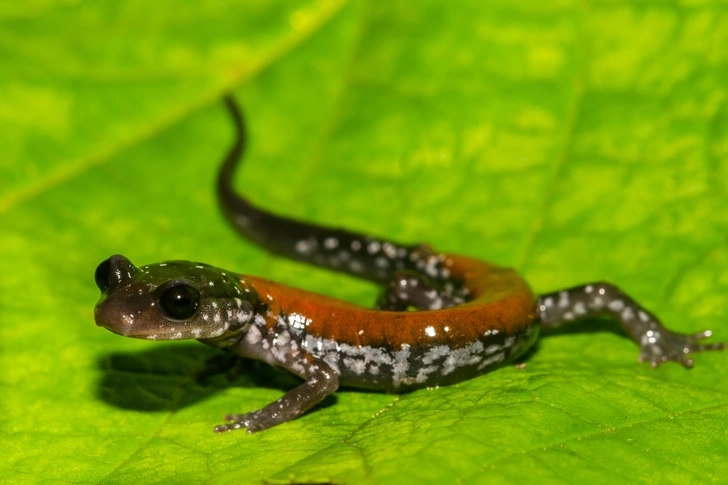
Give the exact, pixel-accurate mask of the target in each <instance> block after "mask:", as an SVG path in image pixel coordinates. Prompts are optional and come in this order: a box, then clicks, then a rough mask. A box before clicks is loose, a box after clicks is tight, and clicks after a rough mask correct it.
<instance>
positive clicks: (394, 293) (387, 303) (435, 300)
mask: <svg viewBox="0 0 728 485" xmlns="http://www.w3.org/2000/svg"><path fill="white" fill-rule="evenodd" d="M464 301H465V299H464V298H462V297H459V296H457V295H453V294H452V293H451V292H449V291H447V290H445V289H444V288H442V285H441V284H438V283H436V282H434V281H432V280H431V279H430V278H428V277H427V276H425V275H423V274H420V273H417V272H414V271H406V270H402V271H397V272H396V273H395V274H394V276H393V277H392V279H391V281H390V282H389V285H387V286H386V287H385V288H384V290H383V291H382V293H381V294H380V295H379V298H378V299H377V304H376V307H375V308H376V309H377V310H388V311H395V312H402V311H405V310H407V308H408V307H414V308H416V309H418V310H440V309H442V308H448V307H451V306H454V305H459V304H460V303H463V302H464Z"/></svg>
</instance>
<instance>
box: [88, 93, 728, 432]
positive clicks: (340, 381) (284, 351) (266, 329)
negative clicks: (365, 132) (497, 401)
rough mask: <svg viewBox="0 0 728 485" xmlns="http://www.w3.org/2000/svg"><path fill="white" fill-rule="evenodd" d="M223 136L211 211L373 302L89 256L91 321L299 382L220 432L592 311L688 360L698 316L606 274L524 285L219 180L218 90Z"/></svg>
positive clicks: (661, 358)
mask: <svg viewBox="0 0 728 485" xmlns="http://www.w3.org/2000/svg"><path fill="white" fill-rule="evenodd" d="M225 105H226V107H227V110H228V111H229V113H230V115H231V118H232V120H233V123H234V126H235V131H236V136H235V141H234V143H233V145H232V147H231V148H230V150H229V153H228V154H227V156H226V157H225V159H224V161H223V163H222V165H221V168H220V170H219V175H218V178H217V194H218V198H219V202H220V206H221V208H222V211H223V212H224V214H225V216H226V218H227V219H228V220H229V221H230V223H231V224H232V225H233V226H234V227H235V228H236V229H237V230H238V231H239V232H241V233H242V234H243V235H244V236H245V237H247V238H248V239H250V240H251V241H253V242H255V243H257V244H259V245H260V246H262V247H264V248H266V249H267V250H269V251H271V252H272V253H275V254H277V255H280V256H284V257H287V258H291V259H294V260H298V261H303V262H306V263H311V264H313V265H316V266H320V267H324V268H328V269H331V270H334V271H340V272H344V273H348V274H350V275H353V276H356V277H359V278H363V279H366V280H369V281H372V282H374V283H376V284H379V285H381V287H382V291H381V294H380V296H379V297H378V299H377V302H376V305H375V307H374V308H364V307H361V306H358V305H354V304H352V303H349V302H346V301H342V300H338V299H335V298H332V297H328V296H324V295H319V294H315V293H312V292H309V291H305V290H302V289H297V288H292V287H288V286H286V285H283V284H280V283H275V282H272V281H268V280H266V279H264V278H261V277H258V276H251V275H240V274H237V273H234V272H231V271H226V270H224V269H220V268H216V267H213V266H209V265H207V264H202V263H196V262H189V261H167V262H162V263H156V264H150V265H146V266H140V267H136V266H134V264H132V262H131V261H130V260H129V259H127V258H125V257H124V256H121V255H114V256H111V257H110V258H108V259H106V260H105V261H103V262H102V263H101V264H100V265H99V266H98V268H97V269H96V274H95V279H96V284H97V286H98V287H99V289H100V290H101V297H100V299H99V301H98V303H97V305H96V308H95V320H96V324H97V325H99V326H101V327H105V328H106V329H108V330H111V331H112V332H114V333H117V334H120V335H123V336H127V337H134V338H141V339H147V340H184V339H194V340H198V341H200V342H202V343H203V344H206V345H209V346H212V347H217V348H220V349H223V350H226V351H228V352H232V353H234V354H237V355H238V356H241V357H245V358H250V359H257V360H260V361H263V362H266V363H268V364H270V365H272V366H275V367H279V368H283V369H286V370H288V371H290V372H292V373H293V374H295V375H297V376H299V377H301V378H302V379H303V383H301V384H300V385H298V386H297V387H295V388H294V389H292V390H290V391H288V392H287V393H285V395H283V397H281V398H280V399H278V400H277V401H275V402H272V403H270V404H268V405H267V406H265V407H263V408H262V409H259V410H255V411H251V412H247V413H243V414H230V415H227V416H225V421H226V422H227V424H222V425H219V426H216V427H215V428H214V431H216V432H218V433H219V432H223V431H231V430H236V429H241V428H246V429H247V431H248V432H249V433H253V432H256V431H262V430H265V429H268V428H270V427H272V426H276V425H278V424H281V423H285V422H287V421H290V420H292V419H294V418H296V417H298V416H300V415H301V414H303V413H304V412H306V411H307V410H309V409H310V408H311V407H313V406H314V405H315V404H317V403H318V402H320V401H321V400H322V399H324V398H325V397H326V396H328V395H329V394H331V393H333V392H334V391H336V390H337V388H338V387H339V386H340V385H346V386H356V387H361V388H367V389H373V390H382V391H389V392H405V391H410V390H413V389H418V388H425V387H433V386H441V385H447V384H452V383H456V382H460V381H463V380H465V379H470V378H473V377H475V376H478V375H480V374H483V373H485V372H488V371H491V370H493V369H496V368H497V367H499V366H502V365H504V364H506V363H508V362H512V361H513V360H514V359H516V358H517V357H519V356H520V355H522V354H523V353H524V352H525V351H526V350H527V349H529V347H531V346H532V345H533V343H534V342H535V341H536V340H537V339H538V337H539V332H540V331H541V330H549V329H553V328H556V327H558V326H560V325H562V324H565V323H570V322H575V321H579V320H584V319H588V318H592V317H597V316H605V315H606V316H609V317H612V318H614V319H616V320H617V321H618V322H619V323H620V324H621V325H622V327H623V328H624V330H625V331H626V333H627V334H628V335H629V337H630V338H631V339H632V340H634V341H635V342H636V343H637V344H638V345H639V347H640V350H641V351H640V354H639V360H640V361H647V362H649V363H650V364H651V365H652V366H653V367H657V366H658V365H660V364H661V363H663V362H666V361H675V362H679V363H681V364H682V365H684V366H686V367H691V366H692V363H693V362H692V360H691V359H690V357H689V354H692V353H695V352H702V351H705V350H718V349H723V348H725V344H724V343H701V342H700V341H701V340H702V339H704V338H706V337H710V336H711V332H710V331H709V330H707V331H704V332H700V333H697V334H694V335H684V334H680V333H676V332H673V331H670V330H668V329H666V328H665V327H664V326H663V325H662V324H661V323H660V320H659V319H658V318H657V317H656V316H655V315H654V314H652V313H651V312H649V311H648V310H646V309H645V308H643V307H642V306H641V305H639V304H638V303H637V302H636V301H635V300H634V299H632V298H631V297H629V296H628V295H626V294H625V293H623V292H622V291H620V290H619V289H618V288H617V287H616V286H614V285H612V284H610V283H605V282H596V283H590V284H586V285H580V286H575V287H573V288H569V289H565V290H561V291H557V292H553V293H547V294H543V295H539V296H536V295H534V293H533V292H532V290H531V288H530V287H529V285H528V283H526V281H524V279H523V278H521V277H520V276H519V275H518V274H517V273H516V272H515V271H514V270H513V269H510V268H504V267H500V266H497V265H495V264H491V263H488V262H484V261H480V260H478V259H474V258H471V257H467V256H461V255H457V254H451V253H444V252H439V251H436V250H435V249H433V248H432V247H430V246H429V245H427V244H400V243H397V242H394V241H390V240H387V239H383V238H379V237H374V236H369V235H364V234H359V233H356V232H350V231H347V230H344V229H336V228H329V227H323V226H318V225H314V224H308V223H305V222H301V221H298V220H294V219H290V218H287V217H283V216H281V215H277V214H273V213H271V212H268V211H266V210H263V209H261V208H259V207H256V206H255V205H253V204H251V203H250V202H249V200H248V199H246V198H245V197H242V196H241V195H239V194H237V193H236V191H235V190H234V188H233V175H234V173H235V171H236V169H237V167H238V165H239V163H240V160H241V158H242V154H243V150H244V147H245V144H246V133H245V128H244V124H243V118H242V114H241V111H240V109H239V108H238V106H237V104H236V103H235V102H234V100H233V99H232V98H231V97H227V98H226V99H225Z"/></svg>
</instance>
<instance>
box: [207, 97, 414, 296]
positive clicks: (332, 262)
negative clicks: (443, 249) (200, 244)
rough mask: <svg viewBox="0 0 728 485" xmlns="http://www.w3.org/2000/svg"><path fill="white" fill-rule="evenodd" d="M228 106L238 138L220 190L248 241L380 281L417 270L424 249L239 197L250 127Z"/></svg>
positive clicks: (225, 208) (232, 103) (229, 216)
mask: <svg viewBox="0 0 728 485" xmlns="http://www.w3.org/2000/svg"><path fill="white" fill-rule="evenodd" d="M225 105H226V106H227V108H228V111H229V112H230V115H231V116H232V119H233V122H234V124H235V129H236V137H235V142H234V143H233V146H232V148H231V149H230V152H229V153H228V155H227V157H225V161H224V162H223V164H222V167H221V168H220V174H219V176H218V179H217V192H218V197H219V200H220V205H221V206H222V210H223V212H224V214H225V216H226V217H227V219H228V220H229V221H230V222H231V223H232V225H233V226H234V227H235V228H236V229H237V230H238V231H240V232H241V233H242V234H243V235H244V236H245V237H246V238H248V239H250V240H251V241H253V242H255V243H256V244H258V245H259V246H261V247H263V248H265V249H267V250H269V251H271V252H273V253H276V254H279V255H281V256H285V257H287V258H290V259H294V260H297V261H303V262H305V263H310V264H314V265H316V266H322V267H324V268H329V269H332V270H335V271H341V272H344V273H349V274H352V275H355V276H358V277H360V278H365V279H368V280H372V281H375V282H379V283H383V282H387V281H389V279H390V278H391V277H392V273H394V271H397V270H400V269H410V268H412V269H414V268H413V266H414V264H415V263H416V262H417V260H419V259H420V257H421V256H424V255H425V254H426V252H427V251H426V250H425V248H424V247H423V246H422V245H413V246H403V245H400V244H397V243H394V242H391V241H385V240H382V239H378V238H373V237H370V236H366V235H364V234H358V233H354V232H349V231H345V230H343V229H332V228H328V227H322V226H317V225H314V224H307V223H303V222H299V221H296V220H293V219H288V218H285V217H280V216H277V215H275V214H272V213H270V212H266V211H264V210H261V209H258V208H257V207H255V206H254V205H252V204H251V203H250V202H248V200H247V199H246V198H244V197H241V196H240V195H238V194H237V193H236V192H235V189H234V188H233V177H234V175H235V169H236V168H237V166H238V164H239V163H240V159H241V157H242V154H243V150H244V148H245V143H246V134H245V126H244V123H243V117H242V114H241V112H240V108H238V105H237V103H236V102H235V100H234V99H233V98H232V97H231V96H227V97H225Z"/></svg>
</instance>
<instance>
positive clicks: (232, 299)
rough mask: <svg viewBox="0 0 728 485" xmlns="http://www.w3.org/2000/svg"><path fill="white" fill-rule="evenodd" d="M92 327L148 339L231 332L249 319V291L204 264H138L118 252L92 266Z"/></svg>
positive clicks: (252, 297) (252, 295)
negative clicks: (94, 294) (97, 296)
mask: <svg viewBox="0 0 728 485" xmlns="http://www.w3.org/2000/svg"><path fill="white" fill-rule="evenodd" d="M96 285H97V286H98V287H99V289H100V290H101V298H100V299H99V302H98V303H97V304H96V309H95V311H94V316H95V318H96V325H99V326H101V327H104V328H106V329H108V330H111V331H112V332H114V333H118V334H120V335H124V336H126V337H134V338H143V339H147V340H180V339H206V338H217V337H222V336H228V335H233V334H236V333H238V332H240V331H241V329H243V328H244V327H245V325H246V324H247V323H248V322H250V321H251V320H252V318H253V302H254V301H255V299H256V296H255V293H254V292H253V291H252V289H250V288H247V287H246V285H245V282H243V281H241V280H240V278H239V277H237V276H236V275H234V274H231V273H226V272H225V271H224V270H221V269H219V268H214V267H212V266H208V265H206V264H201V263H192V262H189V261H167V262H163V263H157V264H151V265H149V266H142V267H141V268H137V267H136V266H134V265H133V264H132V263H131V261H129V260H128V259H127V258H125V257H124V256H121V255H115V256H111V257H110V258H109V259H107V260H105V261H103V262H102V263H101V264H100V265H99V266H98V268H96Z"/></svg>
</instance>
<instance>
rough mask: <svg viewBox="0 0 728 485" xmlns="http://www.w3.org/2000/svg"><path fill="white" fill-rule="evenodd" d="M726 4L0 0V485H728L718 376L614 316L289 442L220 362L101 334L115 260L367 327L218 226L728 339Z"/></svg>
mask: <svg viewBox="0 0 728 485" xmlns="http://www.w3.org/2000/svg"><path fill="white" fill-rule="evenodd" d="M727 16H728V11H727V10H726V7H725V4H722V3H720V2H710V1H706V2H683V3H671V4H665V3H661V2H637V1H632V2H628V1H624V2H621V1H616V2H596V3H594V2H592V3H573V2H555V3H554V2H551V3H547V4H544V5H543V6H541V5H538V6H537V5H535V4H534V3H533V2H527V1H521V2H515V3H514V2H479V1H474V0H472V1H469V2H458V3H457V4H449V3H445V2H435V1H431V2H418V3H417V4H413V3H412V2H404V1H400V2H376V3H375V2H363V1H355V0H352V1H350V2H345V1H344V0H319V1H315V0H310V1H299V2H295V3H294V2H272V1H258V2H233V1H232V0H215V1H208V2H199V4H197V5H195V6H190V5H180V4H178V3H177V2H171V1H166V0H165V1H158V2H140V1H129V2H112V1H98V2H73V1H67V0H55V1H54V0H34V1H32V2H22V3H21V2H14V3H13V2H11V3H7V5H2V6H0V22H2V29H0V88H1V90H2V93H3V96H2V97H0V147H2V151H3V157H2V158H1V159H0V228H2V229H1V231H2V232H1V234H2V236H1V237H2V239H0V241H1V242H0V365H2V369H3V372H2V374H0V376H1V377H0V386H2V387H1V388H0V411H2V412H1V413H0V446H1V447H2V450H3V451H2V456H3V458H2V460H0V477H2V480H4V483H9V484H14V483H68V482H73V483H99V482H100V483H184V484H188V483H202V482H204V483H211V484H226V483H230V484H233V483H235V484H242V483H261V482H262V481H264V480H266V481H269V482H273V483H328V482H333V483H346V484H365V483H377V484H380V483H398V484H399V483H467V484H469V483H504V482H512V483H518V482H523V481H526V480H528V481H533V482H539V483H564V482H567V483H584V482H588V483H611V482H624V481H627V480H629V481H639V482H645V483H705V482H720V481H723V480H724V477H725V476H726V475H727V474H728V464H727V463H726V461H725V456H726V454H727V453H728V445H727V444H726V436H727V433H728V429H727V427H726V422H728V388H727V386H726V381H727V380H726V377H728V376H727V375H726V365H725V363H726V358H727V356H726V355H725V354H724V353H711V354H701V355H697V356H695V368H694V369H692V370H686V369H683V368H682V367H680V366H678V365H670V364H668V365H664V366H662V367H660V368H659V369H657V370H654V369H651V368H650V367H649V366H648V365H644V364H639V363H637V361H636V358H637V349H636V347H635V345H634V344H633V343H632V342H631V341H629V340H628V339H626V338H625V336H624V335H623V334H622V333H621V332H620V331H619V330H618V328H617V327H616V325H613V324H611V323H610V322H601V321H589V322H585V323H584V324H582V325H580V326H574V328H573V329H570V330H569V331H565V332H560V333H558V334H555V335H553V336H550V337H546V338H543V339H542V340H541V341H540V343H539V345H538V346H537V348H536V349H535V351H534V352H532V353H531V354H530V355H529V356H528V358H527V359H526V360H525V362H526V367H525V368H522V369H520V368H515V367H513V366H509V367H505V368H502V369H500V370H498V371H496V372H493V373H491V374H488V375H484V376H481V377H479V378H477V379H473V380H470V381H467V382H463V383H461V384H459V385H455V386H450V387H443V388H439V389H433V390H423V391H417V392H414V393H410V394H405V395H401V396H395V395H387V394H381V393H371V392H363V391H357V390H351V389H346V390H342V391H340V392H337V393H336V395H335V396H333V397H330V398H328V399H327V400H325V401H324V403H322V405H321V406H319V407H317V408H316V409H315V410H314V411H312V412H310V413H308V414H307V415H305V416H303V417H301V418H299V419H297V420H295V421H293V422H290V423H286V424H284V425H281V426H278V427H276V428H273V429H271V430H268V431H265V432H262V433H258V434H255V435H247V434H245V433H228V434H225V435H219V436H218V435H214V434H213V433H212V426H213V425H215V424H219V423H220V422H221V418H222V417H223V415H225V414H227V413H231V412H242V411H247V410H252V409H256V408H259V407H261V406H263V405H265V404H267V403H269V402H271V401H273V400H274V399H276V398H277V397H279V396H280V395H281V394H282V393H283V392H284V391H285V390H286V389H289V388H291V387H292V386H293V385H295V380H294V379H293V378H291V377H289V376H287V375H285V374H282V373H278V372H276V371H274V370H272V369H269V368H267V367H266V366H263V365H253V364H251V365H248V367H247V368H246V369H245V370H243V371H242V372H241V374H240V375H239V376H238V377H236V378H235V379H234V380H233V381H232V382H229V381H228V380H227V379H226V378H225V377H224V376H213V377H210V378H208V379H207V380H205V381H203V382H201V383H199V382H197V380H196V379H195V377H196V374H197V373H198V372H200V371H201V370H202V368H203V367H204V363H205V361H206V360H207V359H209V358H211V357H214V356H215V355H216V353H215V352H216V351H215V350H214V349H210V348H207V347H204V346H202V345H199V344H196V343H191V342H177V343H157V342H147V341H136V340H132V339H124V338H121V337H119V336H117V335H114V334H112V333H110V332H107V331H105V330H102V329H99V328H97V327H96V326H95V325H94V323H93V316H92V311H93V305H94V303H95V300H96V298H97V290H96V289H95V285H94V282H93V271H94V269H95V267H96V265H97V264H98V263H99V262H100V261H101V260H102V259H104V258H106V257H108V256H109V255H110V254H113V253H122V254H125V255H126V256H128V257H129V258H131V259H132V261H135V262H139V263H141V264H144V263H149V262H154V261H159V260H166V259H191V260H199V261H205V262H208V263H210V264H213V265H217V266H221V267H225V268H229V269H230V270H234V271H239V272H245V273H251V274H256V275H262V276H265V277H268V278H271V279H276V280H280V281H282V282H283V283H287V284H291V285H295V286H300V287H304V288H307V289H310V290H315V291H319V292H323V293H327V294H330V295H333V296H337V297H340V298H344V299H347V300H350V301H354V302H357V303H360V304H364V305H369V304H370V303H371V302H372V301H373V300H374V297H375V295H376V291H377V289H376V288H374V287H373V286H371V285H369V284H366V283H363V282H360V281H356V280H353V279H351V278H349V277H345V276H342V275H336V274H332V273H329V272H325V271H323V270H318V269H315V268H311V267H308V266H304V265H300V264H296V263H293V262H289V261H284V260H280V259H277V258H274V257H271V256H270V255H268V254H267V253H266V252H265V250H264V248H257V247H254V246H253V245H251V244H250V243H248V242H247V241H244V240H241V239H240V238H238V237H237V236H236V234H235V233H234V231H233V230H232V229H231V228H229V227H228V226H227V225H226V224H225V222H224V221H223V218H222V217H221V216H220V215H219V212H218V209H217V207H216V201H215V195H214V193H213V179H214V175H215V170H216V167H217V164H218V163H219V160H220V159H221V157H222V155H223V153H224V152H225V151H226V149H227V147H228V145H229V143H230V142H231V140H232V126H231V123H230V120H229V119H228V118H227V117H226V114H225V111H224V109H223V108H222V106H221V103H220V102H219V99H220V98H221V97H222V96H223V95H224V94H225V93H226V92H228V91H230V90H234V91H235V93H236V96H237V97H238V98H239V99H240V100H241V103H242V105H243V107H244V109H245V112H246V118H247V120H248V123H249V130H250V149H249V152H248V155H247V159H246V162H245V166H244V169H243V170H242V173H241V174H240V178H239V180H237V181H236V183H237V185H238V187H239V188H240V189H241V191H244V192H245V193H247V194H249V195H250V197H251V198H252V199H253V200H254V201H256V202H257V203H259V204H260V205H263V206H264V207H266V208H269V209H271V210H274V211H277V212H280V213H284V214H287V215H290V216H295V217H298V218H301V219H305V220H310V221H315V222H318V223H322V224H330V225H335V226H343V227H348V228H351V229H356V230H362V231H367V232H370V233H373V234H378V235H382V236H388V237H391V238H393V239H396V240H401V241H411V242H419V241H422V242H429V243H431V244H433V245H434V246H435V247H437V248H439V249H441V250H446V251H452V252H458V253H463V254H468V255H472V256H475V257H480V258H484V259H488V260H491V261H494V262H497V263H500V264H503V265H512V266H514V267H516V268H517V269H518V270H519V271H520V272H521V273H522V274H523V275H524V277H526V278H527V280H528V281H529V282H530V283H531V284H532V286H533V287H534V289H535V291H537V292H546V291H553V290H557V289H560V288H564V287H568V286H573V285H576V284H580V283H585V282H590V281H598V280H607V281H610V282H613V283H615V284H617V285H619V286H620V287H622V289H623V290H625V291H626V292H628V293H629V294H630V295H633V296H634V297H635V298H636V299H638V300H639V301H640V302H642V303H643V304H644V305H645V306H647V307H648V308H650V309H651V310H653V311H654V312H655V313H656V314H658V315H660V316H661V317H662V319H663V321H664V322H665V324H666V325H667V326H668V327H670V328H672V329H675V330H678V331H682V332H697V331H699V330H703V329H706V328H712V329H713V330H714V331H715V335H716V339H717V340H727V339H728V310H727V308H728V239H727V237H726V234H728V211H726V209H725V208H726V207H727V206H728V196H727V195H726V194H728V163H726V161H727V160H728V114H727V112H726V109H725V108H726V102H727V101H726V100H727V99H728V88H727V87H726V84H725V79H728V56H727V55H726V49H725V48H724V46H726V45H728V22H726V18H727Z"/></svg>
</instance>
